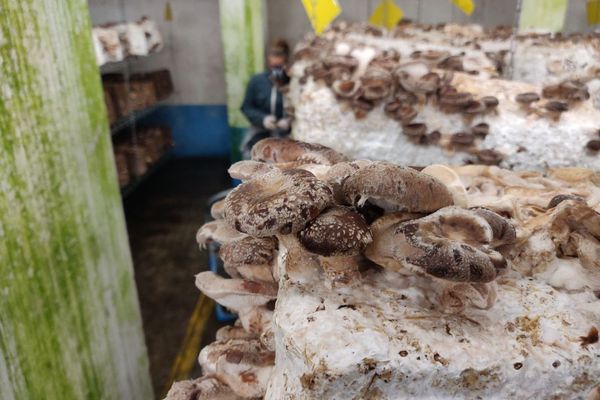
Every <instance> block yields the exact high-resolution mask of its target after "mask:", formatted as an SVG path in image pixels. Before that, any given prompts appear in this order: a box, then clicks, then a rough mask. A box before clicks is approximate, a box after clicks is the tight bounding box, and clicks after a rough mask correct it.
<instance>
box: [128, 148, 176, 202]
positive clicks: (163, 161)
mask: <svg viewBox="0 0 600 400" xmlns="http://www.w3.org/2000/svg"><path fill="white" fill-rule="evenodd" d="M172 157H173V149H170V150H168V151H167V152H165V153H164V154H163V155H162V156H161V157H160V158H159V159H158V160H156V161H155V162H154V164H152V165H150V166H149V167H148V170H147V171H146V173H145V174H144V175H142V176H140V177H137V178H135V179H133V180H132V181H131V182H129V183H128V184H127V185H125V186H123V187H122V188H121V197H122V198H123V199H125V198H127V196H129V195H130V194H131V193H133V192H134V191H135V190H136V189H137V188H138V187H140V185H142V184H143V183H144V182H146V181H147V180H148V178H150V177H151V176H152V175H154V174H155V173H156V171H158V170H159V169H160V168H161V167H162V166H163V165H165V164H166V163H167V162H168V161H169V160H170V159H171V158H172Z"/></svg>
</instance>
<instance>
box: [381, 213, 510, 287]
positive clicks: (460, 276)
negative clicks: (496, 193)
mask: <svg viewBox="0 0 600 400" xmlns="http://www.w3.org/2000/svg"><path fill="white" fill-rule="evenodd" d="M394 236H395V238H394V243H395V244H396V247H395V248H394V249H393V250H392V252H391V253H392V257H393V258H395V259H397V260H398V261H400V262H402V263H403V265H405V266H407V267H408V268H409V269H414V267H413V266H416V267H418V269H417V270H421V271H423V272H425V273H427V274H429V275H432V276H434V277H436V278H440V279H445V280H449V281H454V282H478V283H485V282H491V281H493V280H494V279H495V278H496V274H497V270H498V269H503V268H504V267H505V266H506V261H505V260H504V258H503V257H502V255H501V254H499V253H498V252H496V251H494V250H492V248H491V243H492V242H493V240H494V230H493V229H492V227H491V226H490V224H489V223H488V222H487V220H486V219H485V218H483V217H481V216H480V215H478V214H477V213H476V212H474V211H472V210H465V209H462V208H458V207H446V208H443V209H441V210H438V211H437V212H435V213H433V214H431V215H428V216H426V217H423V218H420V219H417V220H411V221H407V222H404V223H401V224H399V225H398V226H397V227H396V229H395V231H394ZM375 240H377V238H376V239H375ZM411 267H412V268H411Z"/></svg>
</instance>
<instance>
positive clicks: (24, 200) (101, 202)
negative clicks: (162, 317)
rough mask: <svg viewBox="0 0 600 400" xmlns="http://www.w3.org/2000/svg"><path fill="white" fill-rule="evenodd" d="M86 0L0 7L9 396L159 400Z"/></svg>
mask: <svg viewBox="0 0 600 400" xmlns="http://www.w3.org/2000/svg"><path fill="white" fill-rule="evenodd" d="M90 32H91V31H90V18H89V13H88V8H87V2H86V1H85V0H0V187H1V188H0V398H1V399H3V400H9V399H48V400H54V399H57V400H58V399H60V400H70V399H77V400H79V399H140V400H141V399H144V400H148V399H151V398H152V388H151V385H150V378H149V373H148V360H147V356H146V349H145V345H144V339H143V334H142V329H141V318H140V313H139V308H138V303H137V294H136V290H135V284H134V281H133V269H132V263H131V256H130V253H129V247H128V240H127V235H126V230H125V224H124V218H123V210H122V205H121V199H120V196H119V189H118V185H117V180H116V172H115V166H114V162H113V155H112V149H111V140H110V135H109V132H108V122H107V118H106V112H105V108H104V102H103V99H102V91H101V86H100V79H99V74H98V70H97V68H96V65H95V60H94V53H93V50H92V42H91V34H90Z"/></svg>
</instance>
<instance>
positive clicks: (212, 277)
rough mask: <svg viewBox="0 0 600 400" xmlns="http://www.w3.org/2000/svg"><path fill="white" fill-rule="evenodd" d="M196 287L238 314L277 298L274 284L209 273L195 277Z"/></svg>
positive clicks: (202, 273)
mask: <svg viewBox="0 0 600 400" xmlns="http://www.w3.org/2000/svg"><path fill="white" fill-rule="evenodd" d="M196 286H197V287H198V289H200V291H202V293H204V294H205V295H206V296H208V297H210V298H211V299H213V300H214V301H216V302H217V303H219V304H221V305H222V306H224V307H227V308H229V309H231V310H233V311H235V312H238V313H239V312H240V311H242V310H246V309H248V308H252V307H258V306H262V305H265V304H267V303H268V302H269V301H271V300H274V299H276V298H277V285H276V284H274V283H271V282H253V281H246V280H242V279H226V278H222V277H220V276H219V275H217V274H215V273H214V272H211V271H204V272H200V273H199V274H198V275H196Z"/></svg>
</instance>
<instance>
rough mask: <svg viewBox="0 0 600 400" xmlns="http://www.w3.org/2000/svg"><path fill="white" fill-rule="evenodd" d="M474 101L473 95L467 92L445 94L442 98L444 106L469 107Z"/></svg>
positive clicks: (441, 102)
mask: <svg viewBox="0 0 600 400" xmlns="http://www.w3.org/2000/svg"><path fill="white" fill-rule="evenodd" d="M472 101H473V95H472V94H471V93H466V92H456V93H444V94H443V95H442V96H441V97H440V104H441V105H442V106H450V107H467V106H468V105H469V104H471V102H472Z"/></svg>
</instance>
